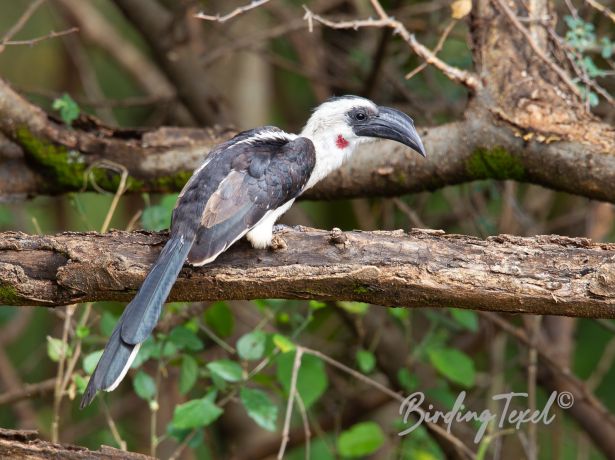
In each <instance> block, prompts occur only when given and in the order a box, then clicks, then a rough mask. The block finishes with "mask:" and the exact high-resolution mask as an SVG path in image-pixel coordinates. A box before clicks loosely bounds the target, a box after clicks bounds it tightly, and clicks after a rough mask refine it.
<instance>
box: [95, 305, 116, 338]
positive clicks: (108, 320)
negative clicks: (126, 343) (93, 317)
mask: <svg viewBox="0 0 615 460" xmlns="http://www.w3.org/2000/svg"><path fill="white" fill-rule="evenodd" d="M116 323H117V318H116V317H115V316H114V315H112V314H111V313H109V312H108V311H104V312H103V314H102V317H101V318H100V323H99V328H100V332H101V334H103V335H104V336H105V337H110V336H111V334H112V333H113V329H114V328H115V324H116Z"/></svg>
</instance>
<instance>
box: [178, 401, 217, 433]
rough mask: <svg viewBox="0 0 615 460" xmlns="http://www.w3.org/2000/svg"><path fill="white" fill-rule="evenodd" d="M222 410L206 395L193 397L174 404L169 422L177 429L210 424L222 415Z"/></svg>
mask: <svg viewBox="0 0 615 460" xmlns="http://www.w3.org/2000/svg"><path fill="white" fill-rule="evenodd" d="M222 412H223V410H222V409H220V408H219V407H218V406H216V405H215V404H214V402H213V401H211V399H209V398H207V397H205V398H201V399H193V400H192V401H188V402H186V403H184V404H180V405H178V406H175V412H174V413H173V420H172V422H171V423H172V424H173V428H175V429H178V430H184V429H190V428H198V427H202V426H207V425H210V424H211V423H213V422H214V421H215V420H216V419H217V418H218V417H220V415H222Z"/></svg>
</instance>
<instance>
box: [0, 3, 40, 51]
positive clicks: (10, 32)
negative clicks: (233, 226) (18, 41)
mask: <svg viewBox="0 0 615 460" xmlns="http://www.w3.org/2000/svg"><path fill="white" fill-rule="evenodd" d="M43 1H45V0H34V1H33V2H32V3H30V5H29V6H28V8H26V11H24V12H23V14H22V15H21V17H20V18H19V19H18V20H17V22H16V23H15V24H14V25H13V27H11V28H10V29H9V30H8V31H7V33H6V34H4V37H2V41H0V53H1V52H2V51H4V45H5V44H6V42H8V41H9V40H10V39H11V38H13V37H14V36H15V34H17V33H18V32H19V31H20V30H21V29H23V27H24V26H25V25H26V23H27V22H28V20H29V19H30V18H31V17H32V15H33V14H34V12H35V11H36V10H37V9H38V8H39V7H40V6H41V5H42V4H43Z"/></svg>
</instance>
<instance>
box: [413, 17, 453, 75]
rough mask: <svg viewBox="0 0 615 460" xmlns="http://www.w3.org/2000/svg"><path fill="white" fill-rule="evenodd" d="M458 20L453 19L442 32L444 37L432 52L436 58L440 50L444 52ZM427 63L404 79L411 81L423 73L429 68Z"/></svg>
mask: <svg viewBox="0 0 615 460" xmlns="http://www.w3.org/2000/svg"><path fill="white" fill-rule="evenodd" d="M457 22H458V20H457V19H452V20H451V21H450V22H449V23H448V25H447V26H446V28H445V29H444V32H442V35H441V36H440V39H439V40H438V43H437V44H436V47H435V48H434V49H433V50H432V53H433V55H434V56H436V55H437V54H438V53H439V52H440V50H442V47H443V46H444V43H445V42H446V39H447V37H448V35H449V34H450V33H451V30H453V27H455V25H456V24H457ZM427 65H428V64H427V62H423V63H422V64H421V65H419V66H418V67H417V68H415V69H414V70H412V71H410V72H408V73H407V74H406V75H405V76H404V78H405V79H406V80H410V79H411V78H412V77H414V76H415V75H416V74H417V73H419V72H421V71H422V70H423V69H424V68H425V67H427Z"/></svg>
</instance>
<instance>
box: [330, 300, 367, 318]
mask: <svg viewBox="0 0 615 460" xmlns="http://www.w3.org/2000/svg"><path fill="white" fill-rule="evenodd" d="M337 306H338V307H341V308H343V309H344V310H346V311H347V312H348V313H352V314H353V315H364V314H365V313H367V310H369V304H368V303H364V302H346V301H340V302H337Z"/></svg>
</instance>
